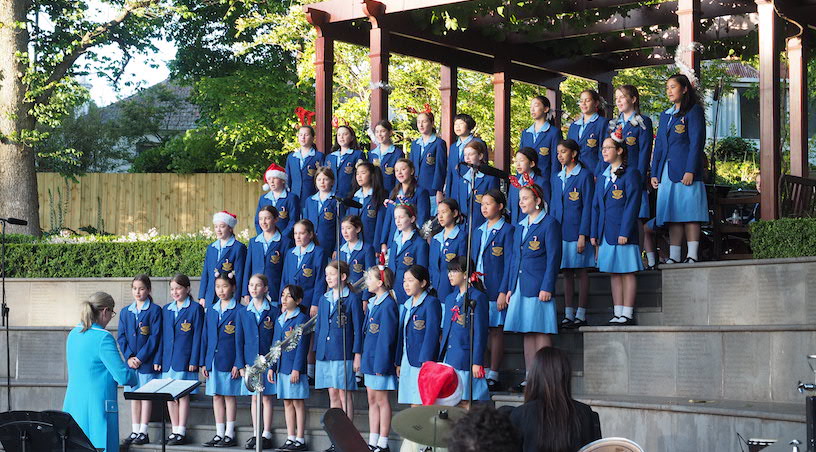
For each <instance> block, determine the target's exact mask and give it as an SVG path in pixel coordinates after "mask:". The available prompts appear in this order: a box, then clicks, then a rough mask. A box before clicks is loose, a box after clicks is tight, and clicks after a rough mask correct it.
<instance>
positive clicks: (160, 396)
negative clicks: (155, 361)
mask: <svg viewBox="0 0 816 452" xmlns="http://www.w3.org/2000/svg"><path fill="white" fill-rule="evenodd" d="M199 385H201V382H200V381H198V380H174V379H172V378H157V379H155V380H150V381H149V382H148V383H147V384H145V385H144V386H142V387H140V388H139V389H137V390H135V391H130V392H125V399H127V400H164V401H172V400H178V399H180V398H182V397H184V396H186V395H188V394H190V393H191V392H193V390H195V388H197V387H198V386H199Z"/></svg>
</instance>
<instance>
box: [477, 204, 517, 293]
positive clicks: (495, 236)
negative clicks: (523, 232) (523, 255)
mask: <svg viewBox="0 0 816 452" xmlns="http://www.w3.org/2000/svg"><path fill="white" fill-rule="evenodd" d="M499 221H502V220H499ZM481 228H487V222H485V223H483V224H482V225H481V226H480V227H479V229H477V230H474V231H473V239H472V242H471V250H472V252H473V262H475V263H476V266H477V267H478V266H479V256H480V255H481V258H482V266H483V269H478V268H477V270H478V271H480V272H482V273H484V274H485V275H484V276H483V277H482V281H483V282H484V285H485V289H486V292H487V293H486V295H487V299H488V300H489V301H496V300H497V299H498V297H499V294H500V293H506V292H508V291H509V290H510V289H512V287H508V280H509V277H510V260H511V253H512V252H513V233H514V232H515V228H514V227H513V225H512V224H510V223H508V222H507V221H506V220H505V222H504V224H502V226H501V227H499V228H497V229H493V230H491V231H490V235H489V242H490V243H484V244H483V243H482V231H481Z"/></svg>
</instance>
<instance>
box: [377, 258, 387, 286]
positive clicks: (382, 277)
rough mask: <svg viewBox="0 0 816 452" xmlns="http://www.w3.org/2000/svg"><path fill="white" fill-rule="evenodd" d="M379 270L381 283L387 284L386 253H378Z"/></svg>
mask: <svg viewBox="0 0 816 452" xmlns="http://www.w3.org/2000/svg"><path fill="white" fill-rule="evenodd" d="M377 262H378V264H379V265H377V268H379V269H380V281H382V282H383V284H385V253H377Z"/></svg>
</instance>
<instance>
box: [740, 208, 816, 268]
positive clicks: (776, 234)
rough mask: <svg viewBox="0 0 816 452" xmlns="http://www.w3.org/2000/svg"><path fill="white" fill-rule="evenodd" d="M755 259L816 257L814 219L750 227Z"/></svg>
mask: <svg viewBox="0 0 816 452" xmlns="http://www.w3.org/2000/svg"><path fill="white" fill-rule="evenodd" d="M751 249H752V250H753V253H754V258H756V259H772V258H781V257H804V256H816V218H782V219H779V220H771V221H758V222H756V223H754V224H752V225H751Z"/></svg>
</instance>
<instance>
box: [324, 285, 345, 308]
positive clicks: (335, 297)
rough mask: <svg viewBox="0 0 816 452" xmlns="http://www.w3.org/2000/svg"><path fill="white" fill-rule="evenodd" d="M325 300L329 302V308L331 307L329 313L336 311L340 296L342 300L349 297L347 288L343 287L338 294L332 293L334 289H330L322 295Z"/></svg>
mask: <svg viewBox="0 0 816 452" xmlns="http://www.w3.org/2000/svg"><path fill="white" fill-rule="evenodd" d="M323 296H324V297H326V299H327V300H329V306H331V312H332V313H333V312H334V310H335V309H337V300H339V299H340V296H342V297H343V298H348V296H349V288H348V286H346V287H343V289H342V290H341V291H340V294H338V293H337V292H335V291H334V289H330V290H329V291H328V292H326V293H324V294H323Z"/></svg>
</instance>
